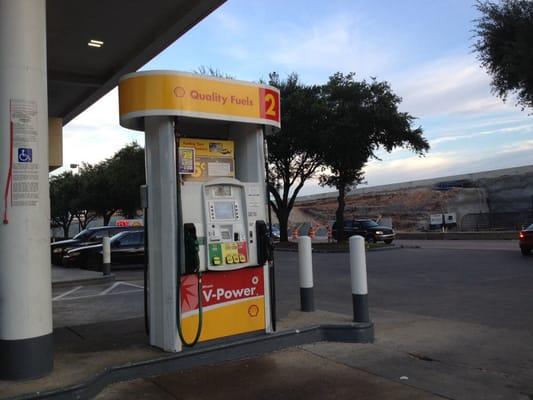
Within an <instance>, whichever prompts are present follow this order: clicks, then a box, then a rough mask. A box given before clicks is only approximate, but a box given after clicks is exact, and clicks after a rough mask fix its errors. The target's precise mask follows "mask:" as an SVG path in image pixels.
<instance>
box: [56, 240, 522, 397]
mask: <svg viewBox="0 0 533 400" xmlns="http://www.w3.org/2000/svg"><path fill="white" fill-rule="evenodd" d="M405 242H406V241H402V242H401V244H403V245H404V246H405V248H398V249H394V250H383V251H376V252H369V253H368V257H367V268H368V283H369V302H370V306H371V317H372V319H373V320H374V322H375V323H376V342H375V344H374V345H353V344H351V345H350V344H335V343H321V344H316V345H307V346H302V347H301V348H298V349H296V350H294V351H295V352H296V353H290V355H292V356H295V357H296V355H295V354H297V358H298V357H300V358H298V359H299V360H301V362H302V364H303V365H310V366H312V365H314V363H315V362H318V359H316V358H315V357H319V359H320V358H321V359H323V360H329V361H328V362H332V363H334V365H330V367H331V368H332V369H331V371H332V372H333V375H336V374H337V372H338V374H339V376H342V375H343V373H344V372H343V371H346V370H345V369H344V368H345V367H346V368H352V370H353V371H354V372H353V373H354V374H356V375H357V374H359V373H360V372H365V373H369V374H370V375H371V376H377V377H381V378H386V379H388V380H390V381H392V382H394V383H395V384H399V385H403V386H407V387H410V388H414V389H417V390H421V391H422V392H420V393H419V394H417V395H420V396H422V397H420V398H432V397H431V396H432V395H439V396H443V397H445V398H454V399H514V398H516V399H532V398H533V372H532V371H533V341H532V340H531V332H532V331H533V313H531V294H532V289H531V282H532V280H533V257H524V256H522V255H521V254H520V252H519V250H518V245H517V243H516V242H514V241H490V242H489V243H485V242H483V241H476V242H475V243H472V241H468V242H469V243H462V242H461V241H449V242H453V243H438V244H435V243H431V244H429V243H422V244H421V245H420V244H419V243H414V242H411V241H409V242H408V243H405ZM447 242H448V241H447ZM313 261H314V271H315V296H316V298H315V302H316V307H317V309H320V310H325V311H329V312H331V313H338V314H339V315H341V316H342V315H344V316H346V317H347V318H348V317H349V315H350V314H351V294H350V283H349V266H348V255H347V254H345V253H336V254H315V255H314V257H313ZM297 279H298V278H297V254H296V253H291V252H277V253H276V283H277V294H278V317H279V318H282V319H290V318H291V312H294V310H295V309H297V308H298V302H299V297H298V296H299V290H298V282H297ZM116 280H117V282H116V283H117V284H107V285H100V286H91V287H81V288H79V289H76V290H75V291H74V292H71V293H67V294H65V293H66V292H67V289H66V288H61V289H55V290H54V297H55V298H56V300H55V301H54V320H55V323H56V326H73V325H79V324H81V323H92V322H97V321H105V320H113V319H115V320H116V319H126V318H133V317H141V316H142V315H143V307H142V304H143V302H142V272H141V271H118V272H117V273H116ZM113 285H114V286H113ZM72 289H74V288H71V289H69V290H72ZM58 296H60V297H59V298H58ZM291 351H292V350H291ZM299 352H303V354H300V353H299ZM278 356H279V357H280V358H279V359H278V358H276V357H278ZM278 356H275V355H273V356H272V357H273V358H272V357H270V356H268V357H263V358H260V359H257V360H256V361H253V363H257V364H254V365H256V367H257V371H261V370H263V369H268V365H274V366H276V365H277V366H278V367H279V368H278V369H276V368H274V370H273V371H277V372H272V374H273V375H268V376H270V377H271V378H272V379H280V378H275V377H276V376H278V375H276V374H279V375H281V376H285V375H286V374H291V372H290V371H294V368H296V367H298V365H302V364H294V365H292V366H291V365H289V364H287V363H284V361H283V360H287V359H288V358H286V356H285V352H282V353H280V354H278ZM289 358H290V357H289ZM243 363H244V364H238V363H237V364H235V365H234V366H233V367H232V366H228V371H229V370H231V369H232V368H237V366H238V367H239V368H245V366H246V365H250V364H246V362H245V361H243ZM337 364H338V365H337ZM337 367H338V368H340V369H339V370H338V371H337V372H335V370H336V369H337ZM284 368H287V369H284ZM291 368H292V369H291ZM317 368H318V370H319V369H320V368H319V367H318V366H317ZM324 368H325V366H324ZM326 369H327V368H326ZM216 370H217V371H219V374H218V375H216V376H215V375H212V377H213V379H214V380H215V382H216V380H217V379H221V377H224V376H227V375H224V374H225V372H224V371H226V365H224V367H219V368H218V369H216ZM341 370H342V371H341ZM194 371H196V372H194ZM194 371H192V372H190V374H192V375H187V376H190V379H192V380H193V381H194V379H197V380H200V381H201V377H202V376H208V375H206V373H208V372H209V371H211V372H209V373H212V372H213V370H209V369H198V370H194ZM328 371H329V370H328ZM331 371H330V372H331ZM330 372H326V371H324V374H325V375H324V377H326V376H329V375H328V374H329V373H330ZM195 373H196V374H197V375H196V378H194V376H195V375H194V374H195ZM294 374H295V375H298V373H297V372H294ZM250 376H251V377H253V376H254V375H253V374H252V375H250ZM310 376H311V375H310ZM361 376H362V375H359V377H361ZM174 378H176V379H178V378H179V377H176V376H175V377H174ZM183 378H185V377H183ZM169 379H170V378H168V379H167V378H165V379H163V378H161V379H155V380H154V381H150V382H136V383H135V385H133V384H132V385H130V386H128V385H127V384H126V386H120V387H122V389H123V390H130V389H133V388H135V387H136V385H140V386H139V387H144V386H143V385H145V384H146V385H148V386H150V387H151V385H163V386H161V387H164V388H165V390H167V391H168V392H167V395H168V396H174V397H169V398H180V397H179V396H177V395H176V393H177V392H173V390H174V389H172V387H166V386H164V385H166V384H163V382H167V383H168V382H170V381H171V379H170V380H169ZM180 379H181V378H180ZM246 379H248V378H246ZM246 379H244V381H243V382H246V381H247V380H246ZM283 379H284V380H283V382H284V383H283V385H281V387H284V388H289V387H298V385H300V386H301V385H302V381H301V380H298V379H297V377H296V376H295V380H294V381H292V383H291V381H290V379H288V378H287V379H285V378H283ZM317 379H318V377H317ZM353 379H354V381H355V380H356V378H355V375H354V378H353ZM348 380H349V379H348ZM222 381H223V379H222ZM341 381H342V379H341V380H339V382H341ZM247 382H249V383H250V382H251V381H247ZM228 384H229V383H228ZM250 384H251V383H250ZM339 384H340V383H339ZM121 385H122V384H121ZM291 385H293V386H291ZM324 385H326V387H327V382H325V383H324ZM148 386H147V387H146V388H147V389H146V390H148ZM378 386H379V385H378ZM347 387H348V388H349V387H351V386H347ZM113 388H115V389H116V390H118V389H117V388H118V386H113ZM115 389H113V390H115ZM234 389H235V390H236V393H238V391H239V390H242V387H241V389H239V385H236V386H235V387H234ZM322 389H323V388H322V387H321V388H320V390H322ZM110 390H111V389H110ZM228 390H230V392H231V390H232V389H231V387H230V388H228ZM272 390H274V389H272ZM354 390H355V388H354ZM369 390H370V389H369ZM119 392H120V391H117V392H115V394H116V396H115V397H103V398H121V397H122V398H124V396H122V395H119V394H118V393H119ZM263 392H264V393H273V392H269V390H267V389H266V388H264V391H263ZM263 392H257V393H256V394H257V396H256V395H254V396H253V397H259V398H267V397H261V395H260V394H261V393H263ZM106 393H107V394H106V396H111V395H112V394H109V392H106ZM123 393H124V392H122V394H123ZM138 393H142V391H140V392H138ZM183 393H184V396H185V394H186V393H190V394H191V396H185V397H184V398H208V397H212V398H217V397H216V393H217V392H216V391H215V392H212V394H211V395H205V396H200V395H199V394H198V393H197V394H198V395H197V396H195V395H193V394H194V393H195V392H194V391H192V389H191V392H187V391H184V392H183ZM201 393H203V392H201ZM306 393H307V392H306ZM316 393H320V391H318V389H317V392H316ZM331 393H333V394H335V393H337V392H335V391H332V392H331ZM342 393H346V392H342V391H341V392H338V393H337V394H338V397H335V396H331V397H330V398H350V397H346V396H345V395H343V394H342ZM376 393H377V392H376ZM383 393H385V392H382V393H381V395H383ZM398 393H401V391H398ZM417 393H418V392H417ZM381 395H380V396H381ZM117 396H118V397H117ZM213 396H214V397H213ZM411 396H412V397H413V396H415V395H414V394H411ZM424 396H426V397H424ZM238 397H239V396H237V398H238ZM271 397H272V395H271V396H270V397H269V398H271ZM147 398H150V397H147ZM154 398H155V397H154ZM241 398H244V397H242V396H241ZM284 398H304V397H299V396H297V395H296V394H295V395H294V396H293V397H284ZM305 398H320V397H312V396H311V397H305ZM324 398H327V397H324ZM361 398H391V397H386V396H385V397H379V396H375V397H364V396H361ZM398 398H401V397H398ZM407 398H409V397H407ZM413 398H415V397H413Z"/></svg>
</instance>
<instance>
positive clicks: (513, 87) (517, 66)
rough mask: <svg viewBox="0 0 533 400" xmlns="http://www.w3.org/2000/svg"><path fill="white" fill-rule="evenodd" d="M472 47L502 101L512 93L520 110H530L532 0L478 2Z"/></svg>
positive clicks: (532, 104)
mask: <svg viewBox="0 0 533 400" xmlns="http://www.w3.org/2000/svg"><path fill="white" fill-rule="evenodd" d="M477 8H478V10H479V11H480V12H481V17H480V18H479V19H477V20H476V24H477V25H476V28H475V34H476V36H477V42H476V43H475V45H474V47H475V49H476V50H477V52H478V59H479V60H480V61H481V64H482V65H483V67H485V68H486V69H487V70H488V72H489V74H490V75H491V76H492V90H493V92H494V93H496V94H497V95H498V96H499V97H501V98H502V99H503V100H506V99H507V96H508V95H509V94H511V93H516V94H517V98H518V99H517V102H518V105H520V106H521V107H522V108H523V109H524V108H526V107H529V108H533V1H530V0H503V1H501V2H493V1H480V2H478V3H477Z"/></svg>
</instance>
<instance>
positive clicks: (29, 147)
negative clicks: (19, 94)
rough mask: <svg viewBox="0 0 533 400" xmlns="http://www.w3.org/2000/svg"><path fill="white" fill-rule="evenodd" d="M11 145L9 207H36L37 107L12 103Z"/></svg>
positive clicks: (35, 105) (20, 102) (30, 104)
mask: <svg viewBox="0 0 533 400" xmlns="http://www.w3.org/2000/svg"><path fill="white" fill-rule="evenodd" d="M10 109H11V129H12V132H11V135H12V136H11V137H12V145H13V156H14V157H13V178H12V179H13V180H12V186H11V205H12V206H36V205H37V204H38V202H39V160H38V159H37V157H38V153H39V132H38V124H37V117H38V111H37V103H36V102H35V101H27V100H11V104H10Z"/></svg>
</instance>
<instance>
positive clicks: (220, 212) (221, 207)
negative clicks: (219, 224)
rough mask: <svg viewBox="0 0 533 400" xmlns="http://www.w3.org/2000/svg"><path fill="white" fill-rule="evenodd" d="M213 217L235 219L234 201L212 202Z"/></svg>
mask: <svg viewBox="0 0 533 400" xmlns="http://www.w3.org/2000/svg"><path fill="white" fill-rule="evenodd" d="M214 209H215V219H217V220H218V219H235V202H233V201H216V202H215V204H214Z"/></svg>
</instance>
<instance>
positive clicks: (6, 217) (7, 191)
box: [4, 110, 13, 225]
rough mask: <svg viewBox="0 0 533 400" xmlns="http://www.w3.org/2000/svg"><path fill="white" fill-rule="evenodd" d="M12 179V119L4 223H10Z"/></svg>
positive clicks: (10, 122) (11, 122)
mask: <svg viewBox="0 0 533 400" xmlns="http://www.w3.org/2000/svg"><path fill="white" fill-rule="evenodd" d="M10 111H11V110H10ZM10 114H11V112H10ZM10 118H11V115H10ZM12 180H13V121H11V120H10V121H9V171H8V173H7V181H6V188H5V190H4V225H7V224H9V218H8V215H7V208H8V201H9V190H10V189H11V181H12Z"/></svg>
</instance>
